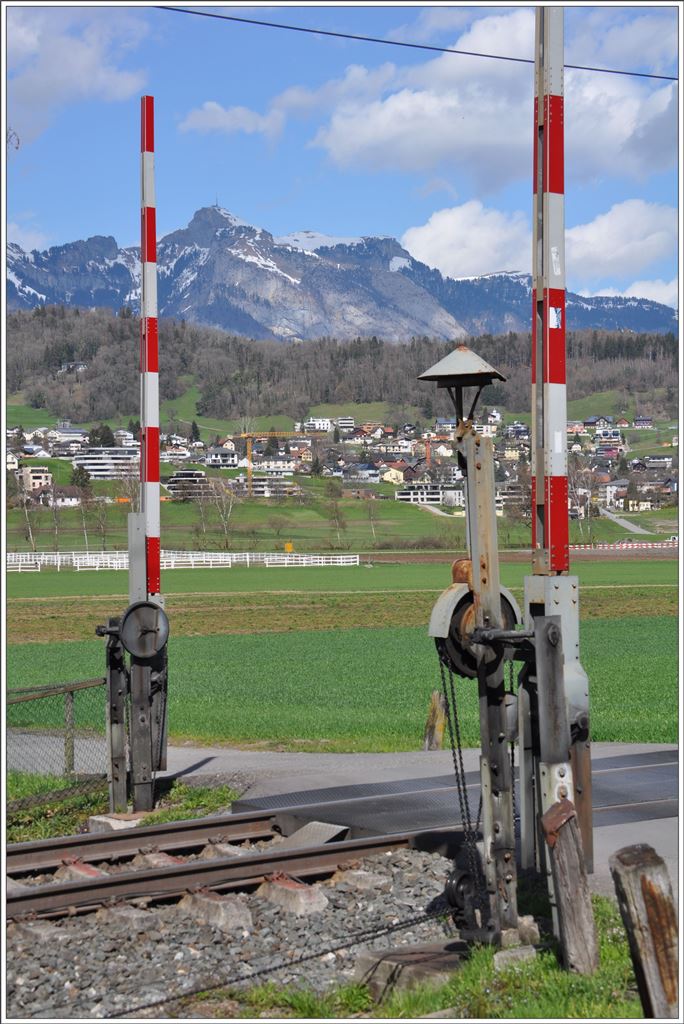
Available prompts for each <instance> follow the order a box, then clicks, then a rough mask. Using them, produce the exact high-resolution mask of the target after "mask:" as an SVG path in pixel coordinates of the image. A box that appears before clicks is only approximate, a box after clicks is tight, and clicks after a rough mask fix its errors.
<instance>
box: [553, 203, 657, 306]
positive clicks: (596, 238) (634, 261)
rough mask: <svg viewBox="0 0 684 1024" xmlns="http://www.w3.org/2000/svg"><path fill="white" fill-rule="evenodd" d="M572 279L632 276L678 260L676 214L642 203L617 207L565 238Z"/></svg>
mask: <svg viewBox="0 0 684 1024" xmlns="http://www.w3.org/2000/svg"><path fill="white" fill-rule="evenodd" d="M565 240H566V260H567V275H568V278H571V277H572V278H573V279H574V280H575V281H577V282H578V283H582V284H587V285H588V286H590V285H591V281H592V279H596V278H601V279H605V278H606V277H608V278H611V277H612V278H613V279H615V278H618V277H628V278H629V277H630V276H632V275H635V274H639V273H641V272H643V271H644V270H645V269H646V268H647V267H649V266H650V265H651V264H653V263H655V262H656V261H658V260H663V259H668V260H669V259H673V258H676V253H677V211H676V210H675V209H674V208H673V207H670V206H664V205H661V204H659V203H647V202H645V201H644V200H643V199H627V200H625V202H623V203H616V204H615V206H612V207H611V208H610V210H608V212H607V213H602V214H600V215H599V216H598V217H596V218H595V219H594V220H593V221H591V222H590V223H589V224H578V225H577V226H576V227H573V228H569V229H568V230H567V231H566V233H565Z"/></svg>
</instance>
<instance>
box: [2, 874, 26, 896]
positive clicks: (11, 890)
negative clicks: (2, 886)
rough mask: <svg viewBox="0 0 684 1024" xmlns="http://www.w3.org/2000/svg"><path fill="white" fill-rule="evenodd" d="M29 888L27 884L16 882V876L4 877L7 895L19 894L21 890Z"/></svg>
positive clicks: (24, 890)
mask: <svg viewBox="0 0 684 1024" xmlns="http://www.w3.org/2000/svg"><path fill="white" fill-rule="evenodd" d="M28 889H30V886H29V885H24V883H23V882H18V881H17V880H16V878H10V876H9V875H8V876H7V878H6V891H7V895H8V896H19V895H20V894H21V893H22V892H26V891H27V890H28Z"/></svg>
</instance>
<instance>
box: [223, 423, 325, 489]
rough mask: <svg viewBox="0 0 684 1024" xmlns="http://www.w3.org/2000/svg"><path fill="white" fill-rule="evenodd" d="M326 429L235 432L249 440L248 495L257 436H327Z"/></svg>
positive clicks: (250, 486) (250, 487)
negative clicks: (253, 447)
mask: <svg viewBox="0 0 684 1024" xmlns="http://www.w3.org/2000/svg"><path fill="white" fill-rule="evenodd" d="M326 436H327V434H326V432H325V430H305V431H297V430H253V431H251V432H250V433H248V434H233V437H244V438H245V439H246V441H247V495H248V497H250V498H251V497H252V474H253V467H252V445H253V443H254V439H255V438H262V437H326Z"/></svg>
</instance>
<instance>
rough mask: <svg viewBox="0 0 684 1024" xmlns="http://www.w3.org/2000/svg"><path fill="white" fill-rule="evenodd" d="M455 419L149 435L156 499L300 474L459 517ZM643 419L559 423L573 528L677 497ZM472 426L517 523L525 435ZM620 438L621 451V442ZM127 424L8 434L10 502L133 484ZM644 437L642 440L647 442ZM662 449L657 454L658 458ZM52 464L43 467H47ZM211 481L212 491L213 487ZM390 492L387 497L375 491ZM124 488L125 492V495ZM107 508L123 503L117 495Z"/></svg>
mask: <svg viewBox="0 0 684 1024" xmlns="http://www.w3.org/2000/svg"><path fill="white" fill-rule="evenodd" d="M456 426H457V425H456V422H455V419H454V418H451V419H449V418H444V417H438V418H436V419H435V420H434V422H432V423H431V424H430V425H429V426H428V427H420V428H419V426H418V425H416V424H414V423H408V422H407V423H404V424H402V425H401V426H391V425H388V424H386V423H383V422H379V421H377V422H376V421H373V422H356V420H355V418H354V416H353V415H339V416H337V417H335V418H331V417H326V416H310V417H309V418H308V419H306V420H304V421H303V422H299V423H295V424H294V428H293V429H292V430H291V431H289V430H283V431H274V430H266V431H259V430H254V431H251V432H240V433H234V434H231V435H227V436H223V437H222V436H218V435H217V436H215V437H214V438H213V440H211V441H204V440H201V438H200V430H199V428H198V426H197V424H196V423H194V422H193V423H192V425H191V427H190V429H189V430H187V431H186V432H183V433H180V432H173V433H163V432H162V433H161V434H160V460H161V463H162V467H163V468H162V487H161V490H162V498H163V499H165V500H171V501H201V499H202V498H203V496H206V495H207V494H209V493H211V488H212V486H213V485H214V483H215V481H216V480H217V479H219V480H221V481H222V486H223V487H224V488H228V489H230V490H231V491H232V492H233V493H234V495H235V496H237V497H250V498H254V499H262V500H269V499H271V500H273V499H283V498H287V497H294V496H297V495H298V494H299V493H301V487H302V483H303V481H304V480H305V479H306V478H310V477H312V476H313V477H322V478H334V479H336V480H338V481H339V482H340V486H341V496H342V497H347V498H354V497H356V498H358V497H366V498H374V497H383V498H387V497H391V496H392V494H393V497H394V499H395V500H396V501H401V502H408V503H411V504H415V505H427V506H433V507H438V508H441V509H442V510H443V511H445V512H447V513H448V514H452V515H454V516H459V515H460V516H464V515H465V496H464V482H463V473H462V471H461V468H460V466H459V464H458V460H457V458H456V456H455V450H454V437H455V431H456ZM655 426H656V425H655V424H654V422H653V419H652V418H651V417H649V416H644V415H638V416H635V417H634V418H633V420H631V421H630V420H628V419H627V418H625V417H624V416H623V417H614V416H610V415H605V414H603V413H601V412H598V413H596V414H592V415H591V416H588V417H587V418H586V419H584V420H571V421H568V423H567V448H568V480H569V487H568V492H569V493H568V508H569V515H570V517H571V519H574V520H583V519H585V518H586V517H587V516H588V515H590V514H591V512H592V511H593V510H594V511H595V510H597V509H600V508H605V509H607V510H613V511H616V512H627V513H631V512H644V511H650V510H653V509H659V508H661V507H663V506H665V505H676V504H677V500H678V460H677V458H676V456H673V455H672V454H670V453H671V452H672V451H674V450H676V449H677V447H678V437H677V435H676V434H675V433H674V432H673V431H674V429H675V428H669V430H666V431H665V432H664V433H662V434H661V433H659V434H658V437H663V438H664V440H661V441H660V442H659V445H660V446H661V447H663V454H658V452H657V446H654V449H653V453H651V454H638V453H637V454H635V451H634V449H635V448H636V447H639V446H638V445H636V444H635V441H634V438H635V437H638V436H639V435H638V434H636V433H635V432H637V431H638V432H642V431H644V432H645V431H651V432H653V431H654V429H655ZM475 429H476V431H477V432H478V433H480V434H482V435H483V436H488V437H491V438H492V440H493V444H494V451H495V469H496V509H497V515H500V516H503V515H507V516H512V517H515V518H519V519H525V518H527V517H528V515H529V512H528V509H529V507H530V501H529V492H530V458H531V451H530V449H531V439H530V428H529V427H528V425H527V424H526V423H524V422H521V421H520V420H517V419H513V420H512V419H511V418H510V417H505V416H504V415H503V414H502V413H501V412H500V411H498V410H497V409H494V408H493V409H491V410H485V411H484V414H483V416H482V417H481V421H480V422H478V423H476V425H475ZM628 434H629V436H630V438H631V443H630V441H629V440H628V438H627V435H628ZM136 435H137V425H136V424H135V423H133V422H129V424H128V427H127V428H124V427H120V428H118V429H115V430H112V429H111V427H109V426H107V425H106V424H100V426H99V427H97V428H94V429H93V428H91V429H90V430H88V429H85V428H84V427H76V426H72V425H71V423H70V422H68V421H61V422H59V423H57V424H56V425H55V426H54V427H52V428H48V427H42V428H36V429H27V430H24V429H22V428H21V427H17V428H14V429H8V430H7V456H6V458H7V470H8V473H10V474H11V475H12V476H13V477H14V478H15V479H16V481H17V488H16V492H15V494H16V500H18V501H20V502H23V503H29V504H42V505H46V506H56V507H61V508H68V507H76V506H78V505H79V504H80V503H81V501H82V500H83V494H84V489H85V488H87V486H88V485H89V483H90V482H91V481H119V482H120V483H122V482H125V481H127V480H128V481H135V480H137V478H138V477H139V464H140V441H139V440H138V437H137V436H136ZM649 436H650V435H649ZM665 449H667V451H665ZM55 459H56V460H60V461H62V462H65V463H67V464H68V465H69V466H70V467H71V474H70V483H69V484H58V483H57V482H56V481H55V479H54V473H53V472H52V471H51V468H50V467H51V460H55ZM53 468H54V466H53ZM212 481H213V482H214V483H212ZM381 484H385V485H387V484H388V485H390V486H391V489H392V490H391V491H390V492H389V493H388V489H387V488H386V487H383V488H381V489H380V492H381V493H380V492H379V491H378V490H374V488H377V487H378V485H381ZM124 490H125V488H124ZM117 493H118V496H117V497H113V496H109V497H106V496H105V498H104V499H103V500H107V501H115V500H116V501H126V500H129V501H130V500H131V499H130V496H129V498H126V497H125V495H124V496H123V497H122V496H121V488H119V490H118V492H117Z"/></svg>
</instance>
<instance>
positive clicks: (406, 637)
mask: <svg viewBox="0 0 684 1024" xmlns="http://www.w3.org/2000/svg"><path fill="white" fill-rule="evenodd" d="M501 568H502V581H503V583H504V585H507V586H509V587H510V588H511V589H512V590H513V592H514V593H515V594H516V596H517V597H518V598H519V599H521V597H522V594H521V590H522V583H523V577H524V575H526V573H527V572H528V567H527V565H525V564H517V563H516V564H511V563H503V564H502V567H501ZM578 569H579V576H580V581H581V612H582V625H581V638H582V660H583V664H584V665H585V668H586V670H587V672H588V673H589V677H590V680H591V693H592V722H593V729H592V731H593V735H594V737H595V739H597V740H599V739H605V740H622V741H637V740H639V741H642V742H674V741H675V739H676V719H677V589H676V581H677V570H678V565H677V562H676V560H674V559H671V560H663V561H652V562H649V561H644V562H629V561H628V562H585V563H581V564H580V565H579V566H578ZM449 582H450V572H449V562H448V559H445V563H444V565H440V564H420V563H418V564H404V565H398V564H394V565H392V564H377V565H375V566H373V567H372V568H369V567H367V566H364V565H361V566H359V567H358V568H354V567H351V568H347V567H345V568H321V569H304V568H300V569H278V570H273V569H264V568H254V567H252V568H246V567H240V568H235V569H228V570H220V569H218V570H176V571H174V572H167V573H165V574H164V580H163V585H164V591H165V594H166V595H167V609H168V612H169V616H170V620H171V640H170V643H169V657H170V664H171V666H172V668H171V679H172V683H171V702H170V712H169V714H170V731H171V734H172V736H173V737H174V738H175V739H191V740H197V741H202V742H229V743H238V744H256V745H258V746H267V747H278V746H282V747H286V748H287V749H303V750H309V749H318V750H362V749H363V750H401V749H417V748H418V747H419V746H420V741H421V737H422V728H423V726H424V720H425V715H426V709H427V702H428V697H429V694H430V692H431V690H432V689H433V688H434V687H435V686H436V685H437V682H438V678H439V675H438V666H437V660H436V655H435V651H434V646H433V642H432V641H431V640H430V639H429V638H428V636H427V630H426V624H427V621H428V618H429V614H430V609H431V607H432V604H433V603H434V600H435V597H436V595H437V593H438V592H439V591H441V590H442V589H443V588H444V587H445V586H447V585H448V584H449ZM8 587H9V593H8V619H7V627H8V639H9V645H8V648H7V681H8V686H9V687H10V688H11V687H19V686H28V685H34V684H36V683H46V682H58V681H61V680H70V679H78V678H86V677H89V676H97V675H101V674H102V673H103V670H104V650H103V645H102V641H99V640H97V639H94V637H93V634H94V629H95V626H96V625H97V624H99V623H100V622H103V621H104V620H105V619H106V617H107V616H108V615H112V614H116V613H117V611H119V610H123V608H124V607H125V605H126V604H127V599H126V596H125V595H126V588H127V574H126V573H122V572H119V573H117V572H103V573H97V574H95V573H92V574H83V573H76V572H60V573H57V572H45V571H44V572H41V573H40V574H31V575H28V574H27V575H22V574H12V575H11V576H10V577H9V578H8ZM108 595H110V596H108ZM21 641H23V642H21ZM26 641H33V642H26ZM47 641H49V642H47ZM462 689H463V701H464V730H465V735H466V737H467V742H468V743H475V742H476V739H477V708H476V693H475V689H474V687H473V686H472V684H467V683H466V684H463V687H462ZM29 708H30V706H27V705H17V706H13V708H12V719H11V721H12V722H13V723H14V724H30V722H29V720H28V718H26V716H29V717H30V714H31V712H30V710H29ZM86 718H87V713H86ZM20 720H21V721H20ZM80 724H81V725H84V726H86V725H93V724H94V723H92V722H89V721H85V720H84V721H82V722H80Z"/></svg>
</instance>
